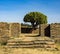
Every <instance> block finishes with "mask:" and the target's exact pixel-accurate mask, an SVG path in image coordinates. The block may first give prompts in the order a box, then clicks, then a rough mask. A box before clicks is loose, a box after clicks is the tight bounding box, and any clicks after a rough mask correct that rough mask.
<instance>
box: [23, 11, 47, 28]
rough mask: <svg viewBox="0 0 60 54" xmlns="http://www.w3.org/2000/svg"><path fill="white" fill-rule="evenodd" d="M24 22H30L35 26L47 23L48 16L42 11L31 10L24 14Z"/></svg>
mask: <svg viewBox="0 0 60 54" xmlns="http://www.w3.org/2000/svg"><path fill="white" fill-rule="evenodd" d="M23 20H24V22H30V23H31V25H32V27H33V28H35V27H36V26H38V25H39V24H46V23H47V16H46V15H44V14H42V13H40V12H30V13H28V14H26V15H25V16H24V19H23Z"/></svg>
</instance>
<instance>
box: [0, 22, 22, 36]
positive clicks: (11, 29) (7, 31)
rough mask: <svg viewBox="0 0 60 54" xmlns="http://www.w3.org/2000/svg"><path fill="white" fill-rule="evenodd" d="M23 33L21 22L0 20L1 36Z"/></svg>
mask: <svg viewBox="0 0 60 54" xmlns="http://www.w3.org/2000/svg"><path fill="white" fill-rule="evenodd" d="M20 33H21V25H20V24H19V23H6V22H0V37H3V36H8V37H11V36H12V37H13V36H19V35H20Z"/></svg>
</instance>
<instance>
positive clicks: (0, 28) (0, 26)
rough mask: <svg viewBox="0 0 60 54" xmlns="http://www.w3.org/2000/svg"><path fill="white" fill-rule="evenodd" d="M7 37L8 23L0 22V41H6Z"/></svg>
mask: <svg viewBox="0 0 60 54" xmlns="http://www.w3.org/2000/svg"><path fill="white" fill-rule="evenodd" d="M7 37H9V24H8V23H6V22H0V42H1V43H2V42H6V41H7V39H8V38H7Z"/></svg>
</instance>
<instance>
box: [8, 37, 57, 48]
mask: <svg viewBox="0 0 60 54" xmlns="http://www.w3.org/2000/svg"><path fill="white" fill-rule="evenodd" d="M29 38H30V37H29ZM7 46H8V47H14V48H16V47H22V48H55V47H56V46H55V42H54V40H52V39H50V38H45V37H44V38H43V37H35V39H34V40H33V39H32V40H21V39H12V40H8V44H7Z"/></svg>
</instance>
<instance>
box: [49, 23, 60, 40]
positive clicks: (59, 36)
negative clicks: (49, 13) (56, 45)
mask: <svg viewBox="0 0 60 54" xmlns="http://www.w3.org/2000/svg"><path fill="white" fill-rule="evenodd" d="M50 32H51V34H50V35H51V37H52V38H54V39H55V40H60V23H55V24H51V25H50Z"/></svg>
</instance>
